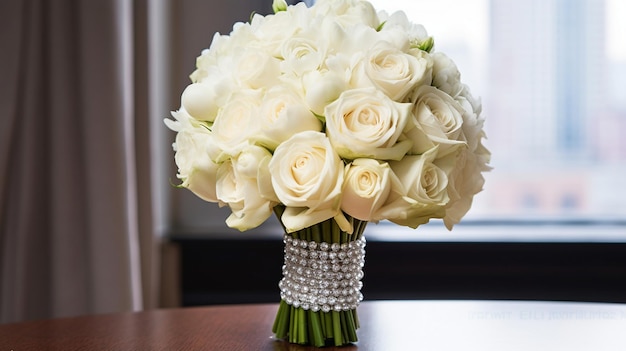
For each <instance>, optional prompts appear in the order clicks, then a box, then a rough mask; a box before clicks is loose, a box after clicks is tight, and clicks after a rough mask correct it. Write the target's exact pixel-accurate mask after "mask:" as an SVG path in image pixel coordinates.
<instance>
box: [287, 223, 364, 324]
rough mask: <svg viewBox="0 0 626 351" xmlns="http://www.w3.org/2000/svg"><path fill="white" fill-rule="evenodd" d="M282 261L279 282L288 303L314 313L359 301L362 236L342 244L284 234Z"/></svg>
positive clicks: (343, 308) (348, 307) (344, 307)
mask: <svg viewBox="0 0 626 351" xmlns="http://www.w3.org/2000/svg"><path fill="white" fill-rule="evenodd" d="M284 243H285V264H284V265H283V278H282V280H281V281H280V283H279V284H278V286H279V287H280V297H281V299H283V300H284V301H285V302H286V303H287V304H289V305H292V306H294V307H300V308H302V309H304V310H309V309H310V310H311V311H314V312H317V311H319V310H321V311H323V312H330V311H333V310H334V311H347V310H352V309H355V308H356V307H357V306H358V305H359V303H360V302H361V301H363V295H362V294H361V287H362V286H363V283H362V282H361V279H362V278H363V266H364V265H365V238H363V237H361V238H359V239H357V240H355V241H351V242H348V243H344V244H338V243H333V244H330V243H327V242H321V243H317V242H315V241H309V242H307V241H306V240H300V239H294V238H292V237H291V236H289V235H285V237H284Z"/></svg>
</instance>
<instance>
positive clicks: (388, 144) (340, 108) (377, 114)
mask: <svg viewBox="0 0 626 351" xmlns="http://www.w3.org/2000/svg"><path fill="white" fill-rule="evenodd" d="M410 108H411V104H409V103H398V102H395V101H393V100H391V99H390V98H388V97H387V96H386V95H385V94H383V93H382V92H381V91H379V90H377V89H374V88H362V89H352V90H347V91H345V92H343V93H342V94H341V95H340V96H339V98H338V99H337V100H335V101H334V102H333V103H331V104H330V105H328V106H327V107H326V109H325V111H324V114H325V117H326V133H327V134H328V137H329V138H330V140H331V142H332V144H333V146H334V147H335V149H336V150H337V152H338V153H339V155H341V157H344V158H348V159H355V158H360V157H367V158H376V159H380V160H399V159H401V158H402V157H403V156H404V155H405V154H406V152H407V151H408V150H409V149H410V148H411V141H410V140H406V139H404V140H402V131H403V130H404V127H405V126H406V123H407V120H408V119H409V115H410V112H409V110H410Z"/></svg>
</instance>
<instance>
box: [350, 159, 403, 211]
mask: <svg viewBox="0 0 626 351" xmlns="http://www.w3.org/2000/svg"><path fill="white" fill-rule="evenodd" d="M399 182H400V181H399V180H398V178H397V177H396V175H395V174H394V173H393V171H392V170H391V168H390V167H389V164H388V163H387V162H381V161H378V160H373V159H370V158H359V159H356V160H354V161H352V162H351V163H350V164H348V165H346V170H345V175H344V183H343V190H342V192H343V197H342V200H341V209H342V210H343V211H344V212H345V213H347V214H349V215H350V216H352V217H354V218H357V219H360V220H362V221H375V220H377V219H379V218H377V212H378V211H379V209H380V208H381V207H382V206H383V205H384V204H385V203H386V202H387V199H388V198H389V194H390V193H391V191H392V189H397V188H399V187H401V186H400V185H399Z"/></svg>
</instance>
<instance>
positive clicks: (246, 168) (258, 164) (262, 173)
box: [216, 145, 277, 231]
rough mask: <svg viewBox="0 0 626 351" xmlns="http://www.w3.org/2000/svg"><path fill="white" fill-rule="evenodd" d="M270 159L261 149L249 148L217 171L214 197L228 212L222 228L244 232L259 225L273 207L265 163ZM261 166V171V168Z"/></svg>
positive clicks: (266, 152)
mask: <svg viewBox="0 0 626 351" xmlns="http://www.w3.org/2000/svg"><path fill="white" fill-rule="evenodd" d="M271 156H272V155H271V154H270V152H269V151H267V150H266V149H265V148H262V147H259V146H255V145H249V146H248V147H246V148H244V149H243V150H242V152H241V153H240V154H239V155H237V156H236V157H233V158H232V159H229V160H227V161H225V162H223V163H222V164H221V165H220V166H219V168H218V171H217V183H216V194H217V198H218V200H219V201H220V204H222V205H224V204H225V205H228V207H229V208H230V210H231V212H232V213H231V214H230V216H228V218H227V219H226V225H228V226H229V227H231V228H236V229H239V230H240V231H245V230H248V229H252V228H256V227H258V226H259V225H261V224H262V223H263V222H265V220H267V218H268V217H270V216H271V215H272V212H273V211H272V209H273V208H274V206H275V205H276V204H277V202H276V201H275V196H274V195H273V193H271V192H269V193H268V192H267V190H268V189H271V183H270V182H271V180H270V176H269V170H268V168H267V162H268V161H269V159H270V157H271ZM263 165H265V167H263Z"/></svg>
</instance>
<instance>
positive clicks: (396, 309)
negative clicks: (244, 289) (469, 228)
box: [0, 300, 626, 351]
mask: <svg viewBox="0 0 626 351" xmlns="http://www.w3.org/2000/svg"><path fill="white" fill-rule="evenodd" d="M277 308H278V305H277V304H250V305H224V306H207V307H193V308H179V309H161V310H151V311H145V312H137V313H121V314H108V315H95V316H80V317H71V318H59V319H51V320H40V321H29V322H23V323H14V324H3V325H0V350H14V351H26V350H228V351H235V350H261V351H263V350H312V349H314V348H311V347H303V346H298V345H291V344H288V343H286V342H284V341H282V340H275V339H274V338H273V337H272V334H271V327H272V323H273V321H274V314H275V313H276V310H277ZM358 313H359V318H360V320H361V329H359V330H358V336H359V341H358V342H357V343H356V344H353V345H349V346H346V347H337V348H335V347H328V348H326V349H327V350H342V351H351V350H377V351H378V350H382V351H395V350H455V351H457V350H498V351H500V350H507V351H508V350H533V351H536V350H593V351H598V350H626V305H624V304H608V303H580V302H576V303H572V302H533V301H440V300H426V301H366V302H363V303H362V304H361V305H360V306H359V308H358Z"/></svg>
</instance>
